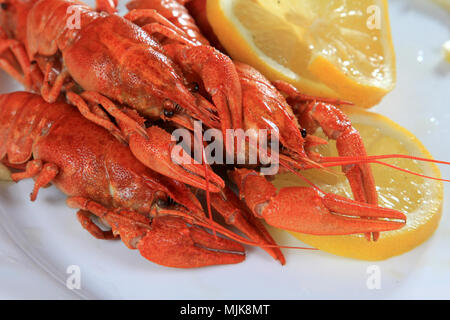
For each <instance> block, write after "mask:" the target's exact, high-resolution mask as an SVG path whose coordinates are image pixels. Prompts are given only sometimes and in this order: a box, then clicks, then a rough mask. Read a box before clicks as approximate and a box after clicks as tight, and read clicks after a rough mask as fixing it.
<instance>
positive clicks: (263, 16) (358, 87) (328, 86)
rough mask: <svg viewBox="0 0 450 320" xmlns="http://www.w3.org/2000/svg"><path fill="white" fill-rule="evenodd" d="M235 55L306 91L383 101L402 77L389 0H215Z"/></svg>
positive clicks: (213, 7) (224, 38) (218, 22)
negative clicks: (397, 76)
mask: <svg viewBox="0 0 450 320" xmlns="http://www.w3.org/2000/svg"><path fill="white" fill-rule="evenodd" d="M207 14H208V20H209V22H210V24H211V26H212V28H213V30H214V32H215V34H216V35H217V37H218V38H219V40H220V42H221V43H222V45H223V46H224V47H225V48H226V50H227V51H228V53H229V54H230V55H231V57H232V58H234V59H236V60H240V61H242V62H245V63H247V64H250V65H252V66H253V67H255V68H256V69H258V70H259V71H261V72H262V73H263V74H264V75H266V76H267V77H268V78H269V79H270V80H272V81H273V80H285V81H287V82H290V83H292V84H293V85H295V86H296V87H297V88H298V89H299V90H301V91H302V92H304V93H306V94H310V95H316V96H325V97H333V98H340V99H344V100H349V101H352V102H354V103H355V104H357V105H359V106H362V107H370V106H373V105H375V104H377V103H378V102H379V101H380V100H381V99H382V97H383V96H384V95H385V94H386V93H388V92H389V91H391V90H392V89H393V87H394V85H395V77H396V74H395V53H394V49H393V44H392V39H391V34H390V26H389V16H388V5H387V1H386V0H357V1H356V0H355V1H346V0H251V1H249V0H208V2H207Z"/></svg>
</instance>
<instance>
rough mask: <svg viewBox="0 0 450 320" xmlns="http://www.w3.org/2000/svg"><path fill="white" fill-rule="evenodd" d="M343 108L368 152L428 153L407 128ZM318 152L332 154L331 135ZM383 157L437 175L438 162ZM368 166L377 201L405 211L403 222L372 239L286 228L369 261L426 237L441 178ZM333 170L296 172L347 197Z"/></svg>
mask: <svg viewBox="0 0 450 320" xmlns="http://www.w3.org/2000/svg"><path fill="white" fill-rule="evenodd" d="M343 110H344V112H345V113H346V114H347V115H349V117H350V119H351V120H352V121H353V125H354V127H355V128H356V129H357V130H359V132H360V134H361V136H362V138H363V141H364V143H365V145H366V148H367V153H368V154H369V155H382V154H406V155H413V156H417V157H424V158H432V157H431V155H430V153H429V152H428V151H427V150H426V149H425V147H424V146H423V145H422V143H421V142H420V141H419V140H418V139H417V138H416V137H415V136H414V135H413V134H411V133H410V132H409V131H407V130H406V129H404V128H402V127H400V126H399V125H397V124H396V123H394V122H392V121H391V120H389V119H388V118H386V117H383V116H381V115H378V114H375V113H371V112H367V111H365V110H363V109H359V108H355V107H353V108H352V107H347V108H343ZM319 135H320V134H319ZM322 137H324V136H322ZM318 152H321V154H323V155H325V156H336V155H337V151H336V145H335V143H334V141H331V140H330V143H329V145H325V146H321V147H319V148H318ZM383 161H384V162H387V163H390V164H393V165H396V166H398V167H401V168H404V169H408V170H411V171H414V172H418V173H422V174H425V175H428V176H433V177H439V178H440V177H441V174H440V171H439V169H438V167H437V166H436V165H434V164H431V163H428V162H416V161H412V160H408V159H389V160H383ZM371 166H372V170H373V173H374V176H375V182H376V185H377V191H378V194H379V205H380V206H382V207H387V208H393V209H396V210H399V211H401V212H403V213H405V214H406V216H407V223H406V226H404V227H403V228H401V229H399V230H395V231H387V232H381V233H380V238H379V239H378V241H376V242H373V241H372V242H369V241H367V240H366V238H365V237H364V235H361V234H358V235H348V236H313V235H306V234H299V233H292V234H293V235H294V236H295V237H297V238H298V239H300V240H301V241H303V242H304V243H307V244H309V245H311V246H313V247H315V248H318V249H320V250H323V251H326V252H329V253H333V254H336V255H340V256H345V257H351V258H356V259H363V260H372V261H373V260H384V259H387V258H389V257H392V256H396V255H400V254H402V253H404V252H407V251H409V250H411V249H413V248H415V247H416V246H418V245H420V244H421V243H423V242H424V241H425V240H427V239H428V238H429V237H430V236H431V235H432V234H433V232H434V231H435V230H436V228H437V226H438V224H439V221H440V219H441V212H442V211H441V210H442V201H443V184H442V182H439V181H436V180H430V179H425V178H421V177H417V176H414V175H411V174H408V173H404V172H401V171H398V170H396V169H392V168H388V167H385V166H381V165H378V164H372V165H371ZM333 170H335V171H336V174H332V173H329V172H325V171H319V170H309V171H304V172H302V174H304V175H305V176H306V177H307V178H308V179H310V180H311V181H312V182H314V183H315V184H316V185H318V186H319V187H320V188H321V189H323V190H325V191H327V192H332V193H336V194H339V195H343V196H346V197H349V198H352V193H351V189H350V185H349V184H348V182H347V180H346V178H345V176H343V175H342V174H341V170H340V168H335V169H333ZM274 184H275V186H276V187H277V188H281V187H286V186H294V185H305V184H304V183H303V182H302V181H301V180H300V179H299V178H298V177H296V176H294V175H292V174H280V175H278V176H277V177H276V178H275V180H274Z"/></svg>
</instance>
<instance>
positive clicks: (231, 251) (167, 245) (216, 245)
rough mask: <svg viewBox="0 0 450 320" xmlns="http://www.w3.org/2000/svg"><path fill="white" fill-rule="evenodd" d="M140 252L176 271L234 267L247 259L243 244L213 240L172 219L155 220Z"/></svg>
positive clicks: (222, 239)
mask: <svg viewBox="0 0 450 320" xmlns="http://www.w3.org/2000/svg"><path fill="white" fill-rule="evenodd" d="M137 249H138V250H139V252H140V253H141V255H142V256H143V257H144V258H146V259H148V260H150V261H153V262H155V263H158V264H160V265H164V266H167V267H174V268H196V267H205V266H211V265H222V264H234V263H239V262H242V261H243V260H244V259H245V249H244V247H243V246H242V245H241V244H239V243H237V242H234V241H232V240H229V239H225V238H220V237H218V236H213V235H212V234H210V233H208V232H206V231H205V230H203V229H200V228H199V227H196V226H193V225H189V224H188V223H187V222H186V221H184V219H182V218H179V217H173V216H162V217H156V218H154V219H153V220H152V223H151V230H149V231H148V232H147V233H146V234H145V235H144V236H143V237H142V238H141V239H140V240H139V242H138V244H137Z"/></svg>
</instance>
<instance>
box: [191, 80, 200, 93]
mask: <svg viewBox="0 0 450 320" xmlns="http://www.w3.org/2000/svg"><path fill="white" fill-rule="evenodd" d="M190 87H191V88H190V89H191V92H194V93H195V92H198V90H200V87H199V85H198V83H197V82H192V83H191V86H190Z"/></svg>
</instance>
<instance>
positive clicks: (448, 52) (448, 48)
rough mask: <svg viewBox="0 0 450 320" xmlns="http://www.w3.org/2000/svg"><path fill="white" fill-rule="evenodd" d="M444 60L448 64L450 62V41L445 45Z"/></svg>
mask: <svg viewBox="0 0 450 320" xmlns="http://www.w3.org/2000/svg"><path fill="white" fill-rule="evenodd" d="M443 49H444V58H445V60H447V62H450V40H448V41H446V42H445V43H444V45H443Z"/></svg>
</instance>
